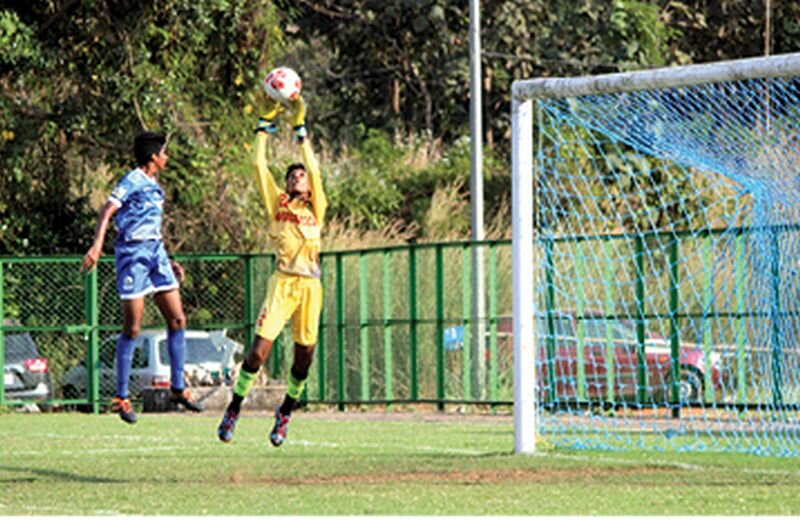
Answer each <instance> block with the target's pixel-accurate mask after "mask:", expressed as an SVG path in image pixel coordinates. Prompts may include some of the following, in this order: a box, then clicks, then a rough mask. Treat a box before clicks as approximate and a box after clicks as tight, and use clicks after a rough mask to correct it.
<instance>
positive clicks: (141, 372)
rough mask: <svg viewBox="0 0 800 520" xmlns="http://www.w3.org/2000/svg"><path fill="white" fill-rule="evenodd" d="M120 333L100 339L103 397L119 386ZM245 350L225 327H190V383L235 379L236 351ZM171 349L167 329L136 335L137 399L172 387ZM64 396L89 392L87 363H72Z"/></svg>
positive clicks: (133, 389)
mask: <svg viewBox="0 0 800 520" xmlns="http://www.w3.org/2000/svg"><path fill="white" fill-rule="evenodd" d="M117 337H118V335H113V336H109V337H108V338H106V339H105V340H103V341H102V342H101V343H100V348H99V354H100V397H102V398H111V397H113V396H114V394H115V392H116V387H117V372H116V346H117ZM243 351H244V347H243V346H242V344H241V343H238V342H236V341H234V340H232V339H230V338H228V337H227V336H225V331H224V330H215V331H204V330H187V331H186V360H185V363H184V377H185V378H186V383H187V385H189V386H201V385H219V384H230V383H231V380H230V378H231V369H233V367H234V366H235V364H236V359H234V356H235V354H240V353H242V352H243ZM169 361H170V360H169V352H168V349H167V331H166V329H155V330H144V331H142V333H141V334H139V336H138V337H137V338H136V345H135V347H134V351H133V363H132V365H131V377H130V382H129V387H128V389H129V394H130V396H131V397H132V398H134V399H136V398H139V397H141V393H142V391H143V390H145V389H158V388H163V389H168V388H169V386H170V368H169ZM63 389H64V398H66V399H83V398H86V397H88V396H87V390H86V389H87V372H86V367H85V366H84V365H78V366H75V367H72V368H71V369H69V370H68V371H67V373H66V374H65V376H64V383H63Z"/></svg>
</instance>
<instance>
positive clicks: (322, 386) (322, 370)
mask: <svg viewBox="0 0 800 520" xmlns="http://www.w3.org/2000/svg"><path fill="white" fill-rule="evenodd" d="M319 283H320V285H322V298H323V300H322V301H323V302H324V301H325V295H326V294H327V293H328V291H327V289H326V287H325V257H324V256H322V255H320V257H319ZM325 308H326V307H325V305H324V303H323V305H322V312H320V316H319V327H318V333H317V359H318V360H319V361H317V387H318V389H319V400H320V401H325V399H326V398H327V394H328V385H327V380H328V356H327V354H326V352H325V343H326V341H325V329H326V327H327V323H325Z"/></svg>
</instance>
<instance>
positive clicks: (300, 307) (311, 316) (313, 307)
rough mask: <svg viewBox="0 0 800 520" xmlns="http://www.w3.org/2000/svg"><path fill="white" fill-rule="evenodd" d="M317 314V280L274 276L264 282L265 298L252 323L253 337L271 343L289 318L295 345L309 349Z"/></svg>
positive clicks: (319, 307) (319, 294) (319, 303)
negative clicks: (256, 336) (254, 329)
mask: <svg viewBox="0 0 800 520" xmlns="http://www.w3.org/2000/svg"><path fill="white" fill-rule="evenodd" d="M321 310H322V283H321V282H320V281H319V278H306V277H303V276H293V275H290V274H284V273H281V272H276V273H274V274H273V275H272V276H270V277H269V282H267V295H266V297H265V298H264V304H263V305H262V306H261V312H260V313H258V320H256V334H258V335H259V336H261V337H262V338H264V339H268V340H270V341H273V340H274V339H275V338H277V337H278V334H280V333H281V330H283V326H284V325H286V321H287V320H288V319H289V318H291V319H292V338H293V339H294V341H295V343H299V344H301V345H305V346H307V347H310V346H313V345H315V344H316V343H317V329H318V328H319V314H320V311H321Z"/></svg>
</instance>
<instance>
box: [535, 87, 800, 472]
mask: <svg viewBox="0 0 800 520" xmlns="http://www.w3.org/2000/svg"><path fill="white" fill-rule="evenodd" d="M535 116H536V117H535V124H534V126H535V131H536V138H535V140H536V143H537V146H536V151H535V160H534V164H535V166H534V176H533V179H534V208H533V213H534V221H533V227H534V229H535V240H534V248H535V249H536V258H537V262H536V263H535V264H534V265H535V272H534V286H535V293H534V297H535V305H534V309H535V312H534V322H535V325H534V330H535V334H536V338H535V350H536V369H537V372H536V381H537V383H536V392H537V396H538V401H537V417H538V420H537V427H538V433H539V434H540V436H541V437H540V438H541V439H543V441H544V442H545V443H549V444H552V445H556V446H563V447H570V448H579V449H606V450H622V449H630V448H645V449H653V450H713V451H737V452H751V453H757V454H769V455H784V456H797V455H798V447H799V446H800V443H799V441H800V438H799V436H798V434H799V433H800V79H799V78H797V77H793V76H788V77H767V78H750V79H743V80H731V81H723V82H712V83H699V84H694V85H686V86H681V85H670V86H665V87H660V88H647V89H639V90H630V91H624V92H610V93H597V94H587V95H567V96H560V97H559V96H556V97H541V98H537V100H536V111H535Z"/></svg>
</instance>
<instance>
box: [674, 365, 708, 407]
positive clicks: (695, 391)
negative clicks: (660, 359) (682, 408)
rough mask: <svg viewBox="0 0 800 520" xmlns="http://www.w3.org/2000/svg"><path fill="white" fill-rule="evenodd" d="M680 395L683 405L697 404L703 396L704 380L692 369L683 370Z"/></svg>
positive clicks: (679, 389) (679, 385)
mask: <svg viewBox="0 0 800 520" xmlns="http://www.w3.org/2000/svg"><path fill="white" fill-rule="evenodd" d="M678 395H679V396H680V402H682V403H697V402H699V401H700V400H701V398H702V396H703V379H702V378H701V377H700V374H698V373H697V371H695V370H692V369H691V368H681V380H680V383H679V384H678Z"/></svg>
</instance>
